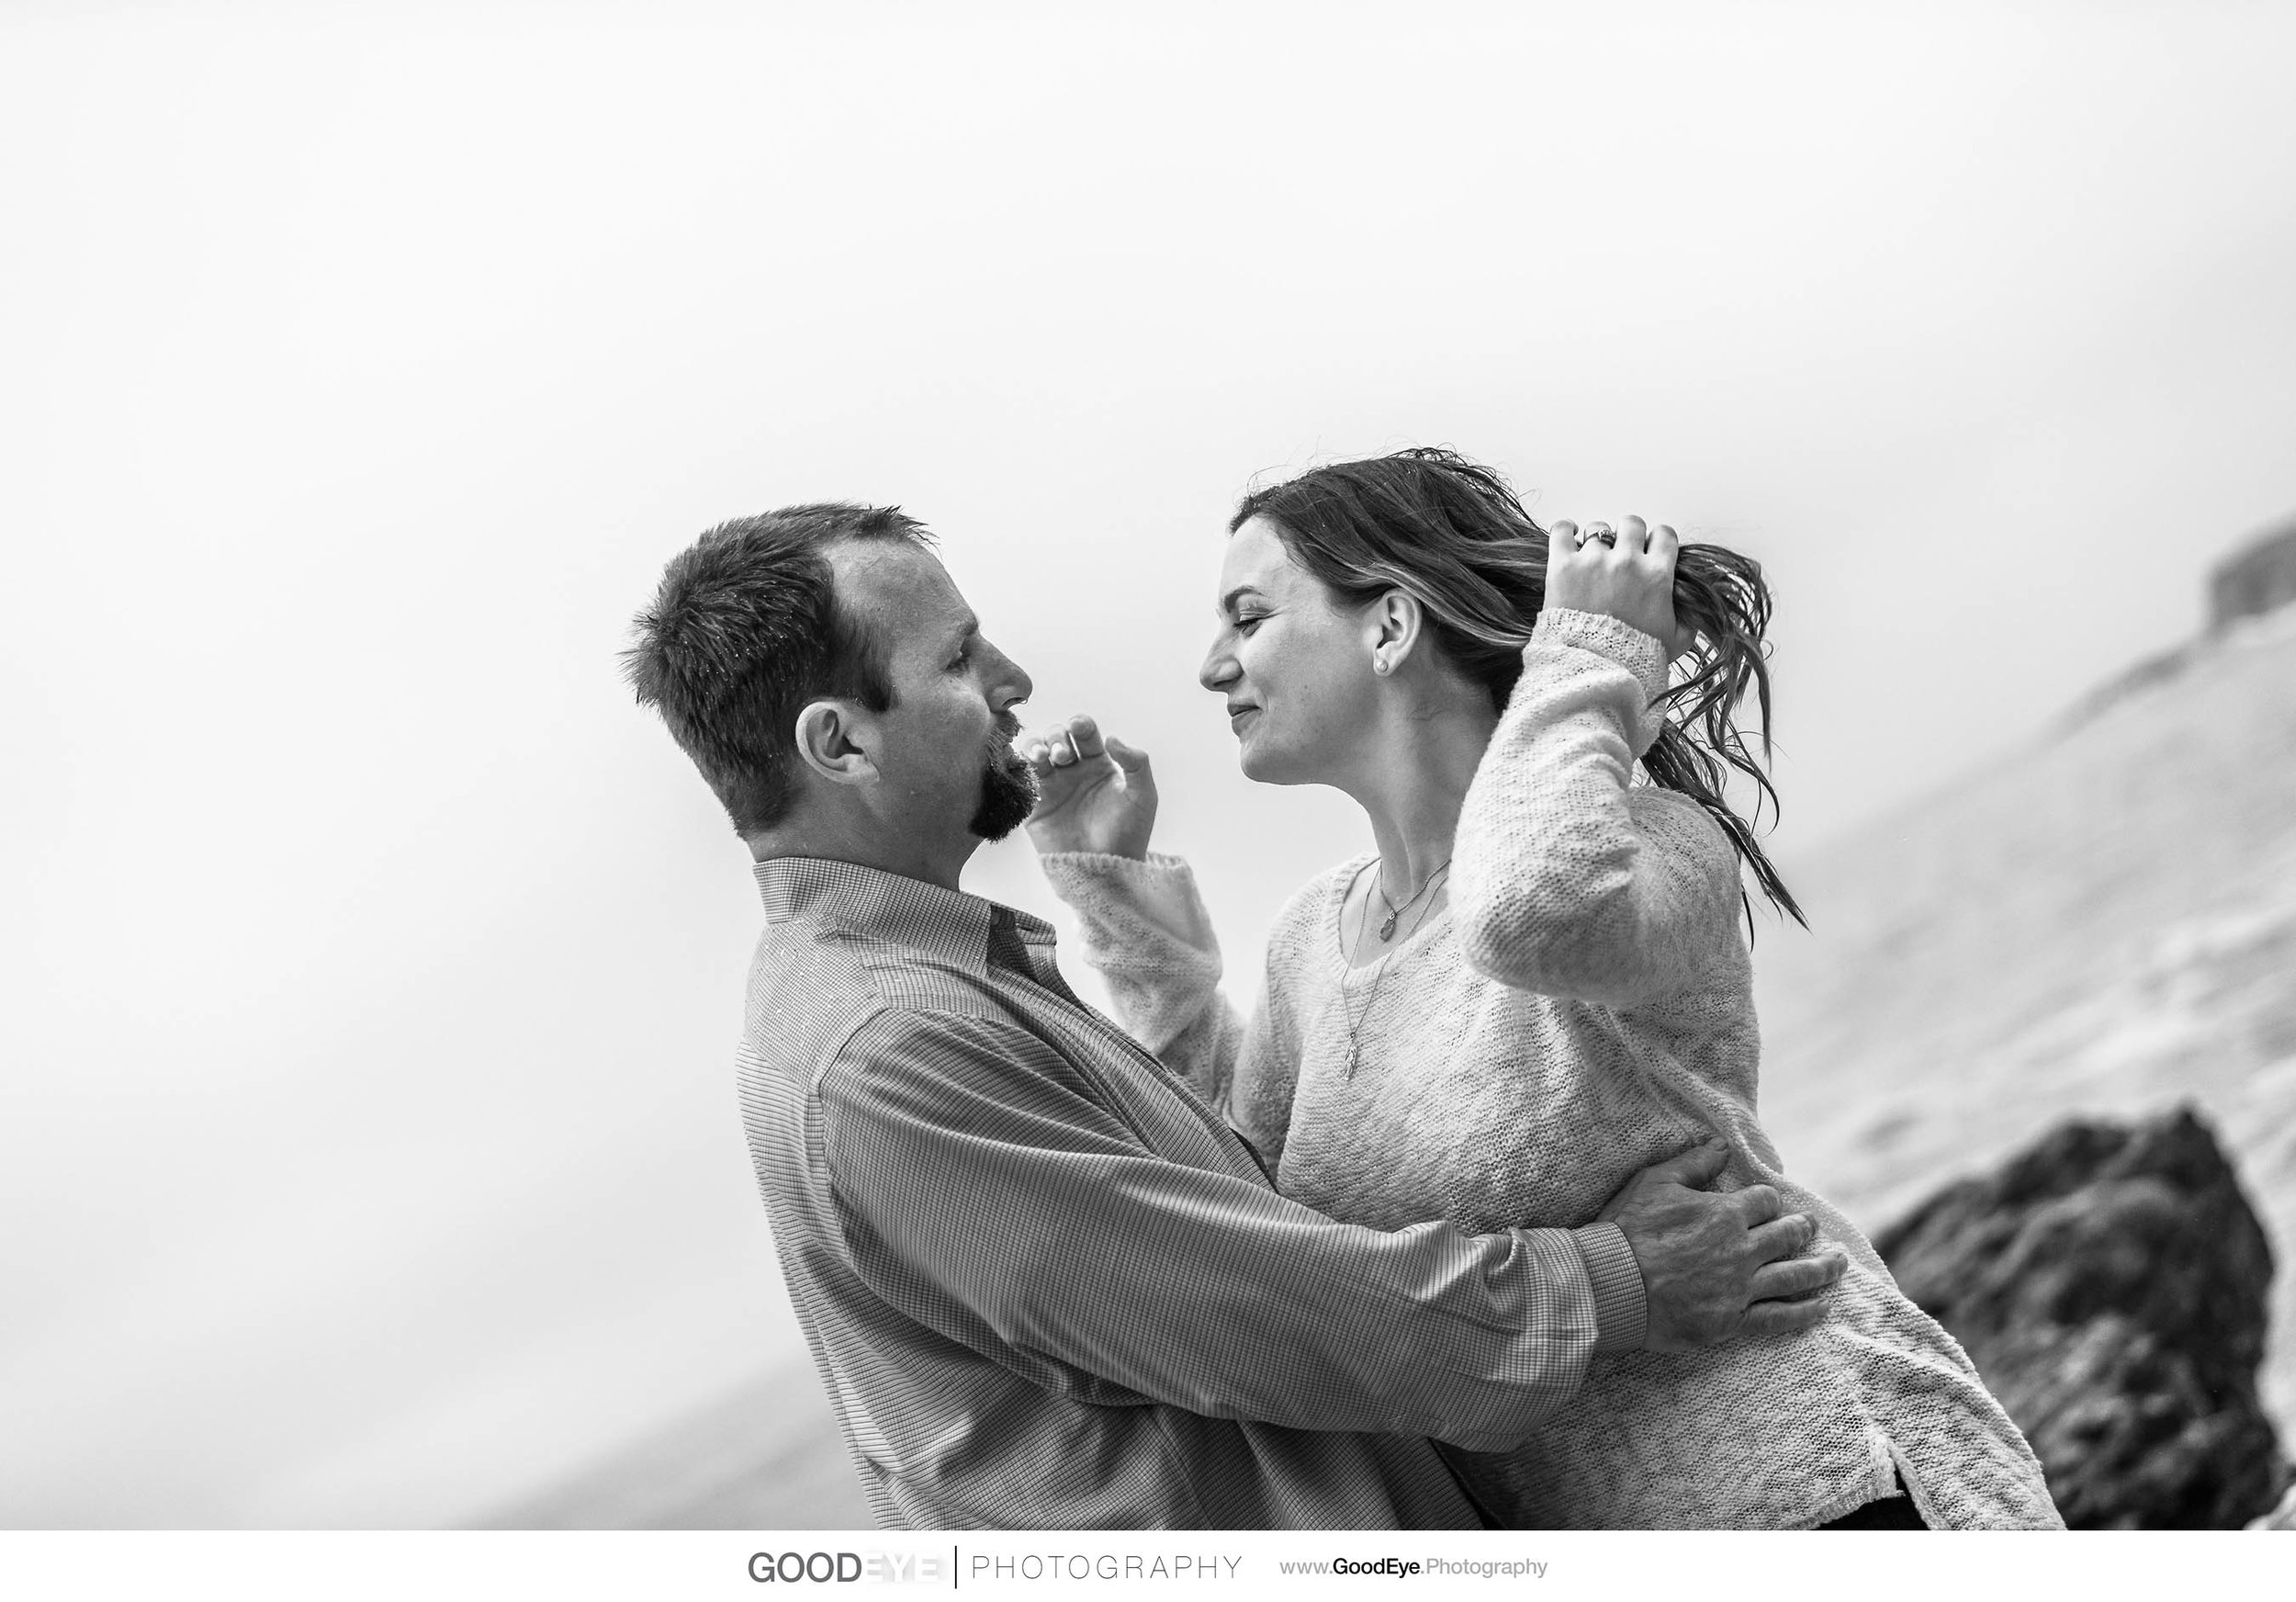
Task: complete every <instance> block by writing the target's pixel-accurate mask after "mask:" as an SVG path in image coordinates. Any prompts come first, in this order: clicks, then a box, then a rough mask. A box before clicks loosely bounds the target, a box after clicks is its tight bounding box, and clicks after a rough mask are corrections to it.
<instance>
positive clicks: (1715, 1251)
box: [1600, 1140, 1849, 1351]
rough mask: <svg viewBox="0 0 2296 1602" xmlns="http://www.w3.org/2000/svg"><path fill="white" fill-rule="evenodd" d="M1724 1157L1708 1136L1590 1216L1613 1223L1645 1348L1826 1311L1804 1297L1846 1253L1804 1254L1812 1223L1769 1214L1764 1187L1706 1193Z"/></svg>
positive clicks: (1835, 1275) (1767, 1330)
mask: <svg viewBox="0 0 2296 1602" xmlns="http://www.w3.org/2000/svg"><path fill="white" fill-rule="evenodd" d="M1728 1161H1729V1148H1728V1146H1726V1145H1723V1144H1722V1143H1721V1142H1720V1141H1718V1140H1710V1141H1708V1142H1706V1143H1705V1145H1696V1146H1693V1147H1692V1148H1691V1149H1690V1150H1688V1151H1686V1152H1684V1153H1683V1154H1682V1155H1681V1156H1677V1157H1671V1158H1669V1159H1668V1160H1667V1161H1665V1162H1662V1163H1658V1164H1655V1165H1653V1166H1652V1167H1650V1168H1645V1169H1644V1170H1643V1171H1642V1172H1641V1173H1639V1174H1637V1175H1636V1176H1635V1177H1634V1178H1633V1179H1629V1180H1627V1181H1626V1185H1625V1187H1624V1188H1623V1189H1621V1190H1619V1192H1618V1194H1617V1195H1615V1196H1614V1197H1612V1198H1611V1200H1610V1202H1609V1204H1608V1205H1607V1206H1605V1207H1604V1209H1603V1211H1602V1213H1601V1214H1600V1217H1601V1218H1603V1219H1605V1220H1607V1221H1609V1222H1610V1223H1613V1224H1617V1225H1618V1227H1619V1230H1620V1232H1621V1233H1622V1234H1624V1235H1626V1245H1627V1246H1628V1247H1630V1248H1631V1249H1632V1250H1633V1252H1634V1254H1635V1262H1636V1264H1637V1266H1638V1267H1639V1268H1640V1269H1641V1270H1642V1288H1643V1295H1644V1297H1645V1299H1646V1300H1647V1302H1648V1303H1649V1335H1648V1336H1647V1337H1645V1339H1644V1341H1643V1345H1644V1347H1645V1348H1646V1349H1648V1350H1650V1351H1694V1350H1695V1349H1697V1348H1700V1347H1706V1346H1717V1345H1719V1344H1720V1343H1722V1342H1723V1341H1726V1340H1731V1339H1734V1338H1736V1337H1739V1336H1741V1335H1779V1334H1784V1333H1786V1332H1788V1331H1792V1330H1797V1329H1807V1328H1809V1327H1810V1326H1812V1325H1815V1324H1818V1323H1819V1322H1820V1321H1821V1320H1823V1319H1824V1318H1825V1316H1826V1305H1825V1303H1824V1302H1823V1301H1822V1300H1815V1299H1810V1300H1804V1299H1803V1298H1809V1297H1811V1295H1812V1293H1813V1292H1818V1291H1822V1290H1824V1289H1825V1288H1826V1287H1827V1286H1828V1285H1830V1284H1832V1283H1833V1282H1834V1281H1835V1280H1839V1279H1840V1278H1841V1275H1842V1271H1843V1270H1844V1269H1847V1268H1848V1267H1849V1259H1848V1258H1846V1257H1844V1256H1843V1255H1842V1254H1841V1253H1840V1251H1839V1250H1836V1249H1831V1248H1829V1249H1828V1250H1826V1251H1823V1252H1818V1253H1815V1254H1813V1255H1811V1256H1809V1257H1802V1256H1799V1255H1798V1254H1799V1253H1801V1252H1803V1251H1806V1250H1807V1249H1808V1247H1809V1246H1810V1244H1811V1243H1812V1242H1813V1241H1814V1240H1816V1239H1817V1237H1818V1226H1817V1224H1814V1223H1812V1222H1811V1221H1810V1219H1809V1218H1808V1216H1807V1215H1806V1214H1804V1213H1787V1214H1785V1215H1784V1216H1783V1217H1782V1216H1780V1214H1779V1201H1778V1193H1777V1192H1776V1191H1775V1190H1772V1189H1771V1188H1770V1187H1769V1186H1767V1185H1749V1186H1748V1187H1746V1188H1745V1189H1744V1190H1728V1191H1721V1192H1716V1191H1711V1190H1705V1189H1704V1188H1703V1187H1705V1186H1706V1185H1708V1184H1711V1183H1712V1182H1713V1181H1714V1179H1716V1177H1717V1176H1718V1175H1720V1173H1721V1172H1722V1169H1723V1168H1724V1166H1725V1165H1726V1164H1727V1163H1728Z"/></svg>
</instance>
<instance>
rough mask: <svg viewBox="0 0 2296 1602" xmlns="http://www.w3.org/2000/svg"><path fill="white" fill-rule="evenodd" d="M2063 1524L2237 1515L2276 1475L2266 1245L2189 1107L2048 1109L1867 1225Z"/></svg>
mask: <svg viewBox="0 0 2296 1602" xmlns="http://www.w3.org/2000/svg"><path fill="white" fill-rule="evenodd" d="M1874 1245H1875V1247H1877V1248H1878V1249H1879V1250H1880V1252H1881V1254H1882V1256H1883V1257H1884V1258H1885V1259H1886V1260H1887V1261H1888V1263H1889V1265H1890V1269H1891V1270H1892V1271H1893V1272H1894V1273H1895V1274H1896V1276H1897V1282H1898V1283H1899V1284H1900V1285H1901V1286H1903V1287H1904V1289H1905V1292H1906V1293H1907V1294H1908V1296H1911V1297H1912V1298H1913V1299H1914V1300H1915V1301H1916V1302H1918V1303H1920V1304H1921V1306H1922V1307H1923V1308H1924V1309H1926V1310H1927V1311H1928V1312H1929V1314H1930V1316H1932V1317H1934V1318H1935V1319H1936V1320H1937V1321H1938V1322H1939V1323H1941V1324H1942V1325H1944V1326H1945V1327H1946V1328H1947V1329H1949V1330H1951V1331H1953V1335H1954V1336H1955V1337H1956V1338H1958V1339H1959V1340H1960V1341H1961V1343H1962V1345H1963V1346H1964V1348H1966V1349H1967V1350H1968V1353H1969V1357H1970V1359H1971V1360H1972V1361H1973V1362H1975V1364H1976V1365H1977V1371H1978V1372H1979V1373H1980V1374H1982V1375H1984V1377H1985V1381H1986V1384H1987V1385H1988V1386H1990V1387H1991V1388H1992V1390H1993V1393H1994V1394H1995V1395H1996V1396H1998V1397H1999V1398H2000V1401H2001V1405H2003V1406H2004V1407H2006V1408H2007V1409H2008V1410H2009V1416H2010V1417H2012V1418H2014V1419H2015V1420H2016V1421H2017V1423H2018V1426H2019V1427H2020V1428H2021V1429H2023V1430H2024V1432H2025V1437H2026V1438H2027V1439H2028V1440H2030V1441H2031V1442H2032V1447H2033V1450H2034V1451H2035V1452H2036V1453H2037V1454H2038V1455H2039V1456H2040V1458H2041V1461H2042V1466H2043V1468H2044V1469H2045V1470H2046V1471H2047V1472H2048V1476H2049V1491H2050V1495H2053V1496H2054V1497H2055V1499H2056V1503H2057V1507H2058V1510H2059V1511H2060V1512H2062V1513H2063V1514H2064V1515H2065V1523H2066V1524H2067V1525H2069V1526H2071V1527H2072V1528H2074V1529H2239V1528H2240V1527H2241V1526H2243V1525H2245V1524H2246V1523H2247V1522H2248V1521H2249V1520H2250V1519H2253V1518H2256V1517H2259V1516H2260V1515H2263V1514H2266V1513H2268V1512H2269V1511H2270V1510H2271V1509H2272V1507H2273V1505H2274V1503H2275V1502H2276V1501H2277V1500H2278V1499H2279V1495H2280V1493H2281V1491H2282V1490H2283V1489H2284V1488H2285V1487H2286V1486H2287V1484H2288V1483H2289V1479H2290V1472H2289V1467H2288V1464H2287V1462H2286V1461H2284V1460H2283V1459H2282V1458H2281V1456H2280V1452H2279V1444H2278V1442H2277V1440H2276V1439H2275V1438H2274V1435H2273V1430H2272V1425H2271V1421H2270V1420H2269V1419H2268V1418H2267V1417H2266V1416H2265V1414H2264V1412H2263V1409H2262V1408H2261V1407H2260V1406H2259V1405H2257V1363H2258V1362H2259V1361H2260V1360H2261V1359H2262V1358H2263V1356H2264V1348H2265V1292H2266V1287H2267V1286H2268V1284H2269V1283H2270V1280H2271V1278H2272V1252H2271V1248H2270V1247H2269V1246H2268V1244H2267V1242H2266V1240H2265V1235H2264V1229H2263V1226H2262V1225H2261V1224H2258V1223H2257V1216H2256V1214H2255V1213H2254V1212H2252V1211H2251V1210H2250V1208H2249V1205H2248V1201H2247V1199H2246V1198H2245V1196H2243V1195H2242V1193H2241V1190H2240V1184H2239V1180H2238V1179H2237V1178H2236V1177H2235V1176H2234V1172H2233V1170H2232V1168H2231V1166H2230V1165H2229V1164H2228V1163H2227V1162H2226V1161H2225V1159H2224V1156H2223V1153H2222V1152H2221V1151H2220V1150H2218V1148H2217V1145H2216V1141H2215V1139H2214V1138H2213V1136H2212V1134H2210V1132H2209V1130H2208V1128H2207V1127H2206V1126H2205V1125H2204V1124H2202V1123H2201V1122H2200V1120H2199V1119H2198V1118H2197V1117H2195V1116H2194V1115H2193V1113H2192V1112H2191V1111H2190V1110H2189V1109H2182V1110H2179V1111H2176V1112H2173V1113H2169V1114H2167V1115H2165V1116H2163V1117H2160V1118H2158V1119H2155V1120H2154V1121H2153V1122H2151V1123H2144V1124H2140V1125H2137V1126H2136V1127H2134V1128H2126V1127H2122V1126H2118V1125H2113V1124H2106V1123H2065V1124H2063V1125H2060V1126H2059V1127H2058V1128H2056V1129H2055V1130H2054V1131H2052V1132H2051V1133H2050V1134H2047V1135H2046V1136H2044V1137H2043V1139H2042V1140H2041V1141H2040V1142H2039V1143H2038V1144H2037V1145H2033V1146H2032V1147H2031V1148H2029V1149H2028V1150H2026V1151H2024V1152H2022V1153H2020V1154H2019V1155H2018V1156H2015V1157H2012V1158H2011V1159H2010V1160H2009V1162H2008V1164H2006V1165H2005V1166H2004V1167H2003V1168H2001V1169H2000V1170H1999V1171H1998V1172H1997V1173H1995V1174H1993V1175H1992V1176H1990V1177H1988V1178H1985V1179H1971V1180H1965V1181H1964V1182H1962V1183H1960V1184H1956V1185H1953V1186H1950V1187H1948V1188H1947V1189H1946V1190H1942V1191H1941V1192H1939V1193H1938V1194H1937V1195H1936V1196H1933V1197H1931V1198H1930V1200H1929V1201H1926V1202H1924V1203H1923V1204H1922V1205H1921V1206H1920V1207H1919V1208H1918V1209H1916V1210H1915V1211H1914V1213H1912V1214H1911V1215H1910V1216H1908V1218H1906V1219H1905V1220H1904V1221H1903V1222H1901V1223H1899V1224H1897V1225H1896V1227H1894V1228H1892V1229H1890V1230H1888V1231H1886V1232H1885V1234H1883V1235H1881V1236H1880V1237H1878V1238H1877V1239H1876V1240H1875V1242H1874Z"/></svg>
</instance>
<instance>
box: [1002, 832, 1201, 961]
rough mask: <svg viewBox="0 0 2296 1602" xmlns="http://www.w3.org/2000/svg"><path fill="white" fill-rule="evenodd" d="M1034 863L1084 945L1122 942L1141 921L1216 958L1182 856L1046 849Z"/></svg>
mask: <svg viewBox="0 0 2296 1602" xmlns="http://www.w3.org/2000/svg"><path fill="white" fill-rule="evenodd" d="M1037 865H1038V866H1039V867H1041V869H1042V870H1043V872H1044V881H1045V883H1046V884H1048V885H1050V886H1052V894H1053V895H1055V896H1058V897H1060V898H1061V899H1062V900H1063V901H1064V902H1066V903H1067V904H1068V906H1069V908H1070V909H1071V910H1073V911H1074V912H1075V914H1076V916H1077V918H1078V920H1079V921H1080V922H1081V923H1082V924H1083V925H1084V926H1085V928H1084V933H1085V936H1086V944H1087V946H1093V945H1097V944H1100V943H1102V942H1103V941H1104V940H1114V941H1117V942H1123V941H1124V940H1125V939H1126V938H1127V937H1128V936H1135V935H1137V934H1139V933H1140V932H1142V926H1143V925H1144V926H1145V927H1146V928H1148V929H1153V930H1154V931H1157V932H1159V933H1161V934H1164V935H1165V936H1167V937H1169V938H1171V939H1174V940H1176V941H1179V942H1181V943H1182V944H1184V945H1187V946H1191V947H1193V948H1194V949H1195V950H1197V951H1198V952H1200V953H1204V954H1205V955H1207V956H1209V957H1210V958H1211V959H1212V960H1213V961H1214V962H1215V963H1217V962H1218V960H1219V953H1220V941H1219V938H1218V937H1217V936H1216V935H1214V934H1213V933H1212V929H1211V919H1210V917H1209V916H1208V915H1207V914H1206V913H1205V911H1204V903H1203V899H1202V897H1199V896H1198V895H1197V893H1196V874H1195V872H1194V870H1192V869H1191V868H1189V866H1188V865H1187V859H1186V858H1185V857H1176V856H1167V855H1165V853H1164V852H1149V853H1148V856H1147V860H1146V861H1144V862H1143V861H1142V860H1141V859H1139V858H1137V857H1120V856H1117V855H1114V854H1113V853H1111V852H1043V853H1042V854H1041V855H1040V856H1039V857H1038V858H1037ZM1089 955H1090V953H1089V952H1087V956H1089Z"/></svg>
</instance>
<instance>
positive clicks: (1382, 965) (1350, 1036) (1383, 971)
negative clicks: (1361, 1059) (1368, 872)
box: [1339, 857, 1451, 1085]
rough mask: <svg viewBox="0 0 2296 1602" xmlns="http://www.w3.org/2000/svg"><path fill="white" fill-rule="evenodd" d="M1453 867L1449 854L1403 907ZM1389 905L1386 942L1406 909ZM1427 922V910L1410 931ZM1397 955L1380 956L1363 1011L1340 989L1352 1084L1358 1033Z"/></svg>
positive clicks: (1382, 895) (1382, 894)
mask: <svg viewBox="0 0 2296 1602" xmlns="http://www.w3.org/2000/svg"><path fill="white" fill-rule="evenodd" d="M1373 862H1374V863H1375V864H1376V863H1377V862H1378V859H1377V858H1374V859H1373ZM1450 870H1451V859H1450V858H1448V857H1446V858H1444V859H1443V866H1441V867H1439V868H1437V869H1436V870H1435V872H1434V873H1432V874H1428V875H1427V882H1426V883H1425V884H1424V885H1422V886H1419V894H1418V895H1416V896H1413V897H1412V898H1411V900H1410V901H1406V902H1404V903H1403V908H1408V907H1409V906H1410V905H1411V904H1412V901H1416V900H1418V899H1419V897H1420V896H1424V895H1425V894H1427V892H1428V891H1430V890H1432V889H1434V888H1435V881H1436V880H1438V879H1440V878H1442V877H1443V875H1444V874H1446V873H1448V872H1450ZM1363 872H1364V871H1363V870H1362V869H1361V868H1357V869H1356V877H1357V878H1358V879H1360V878H1361V877H1363ZM1373 883H1374V886H1375V887H1377V884H1378V882H1377V881H1376V880H1375V881H1373ZM1349 887H1350V888H1351V889H1352V888H1353V886H1349ZM1379 899H1380V900H1382V901H1387V892H1386V890H1384V889H1380V890H1379ZM1342 904H1343V905H1345V899H1344V898H1343V901H1342ZM1428 905H1430V906H1433V905H1434V903H1433V902H1430V903H1429V904H1428ZM1388 906H1389V907H1390V908H1392V910H1390V912H1389V914H1388V919H1387V921H1386V922H1385V923H1384V924H1382V925H1380V927H1379V939H1380V940H1381V941H1382V942H1384V941H1386V940H1388V939H1389V938H1390V937H1391V936H1392V935H1393V934H1394V933H1395V920H1396V919H1398V918H1400V917H1401V916H1402V911H1403V908H1398V907H1396V906H1395V904H1394V903H1393V902H1391V901H1388ZM1370 920H1371V911H1370V908H1365V909H1364V921H1365V922H1367V923H1368V922H1369V921H1370ZM1426 921H1427V916H1426V914H1425V913H1424V912H1422V913H1421V914H1420V915H1419V917H1417V918H1416V919H1412V926H1411V930H1410V933H1412V934H1416V933H1418V932H1419V926H1420V925H1421V924H1423V923H1424V922H1426ZM1356 938H1357V939H1358V940H1360V939H1361V938H1362V936H1361V934H1360V933H1358V934H1357V936H1356ZM1394 957H1395V953H1393V952H1386V953H1381V955H1380V957H1379V964H1378V965H1377V966H1376V967H1374V968H1373V969H1372V970H1371V989H1370V992H1369V994H1367V995H1366V996H1365V997H1364V998H1363V1010H1362V1011H1360V1012H1350V1011H1348V1010H1347V991H1346V989H1345V987H1344V986H1343V987H1342V988H1341V990H1340V992H1339V1015H1340V1017H1341V1018H1342V1019H1344V1020H1345V1021H1346V1024H1347V1082H1348V1083H1349V1084H1351V1085H1352V1084H1354V1083H1355V1080H1356V1036H1357V1035H1358V1034H1359V1033H1360V1032H1362V1029H1363V1026H1364V1024H1365V1022H1366V1021H1368V1020H1369V1018H1370V1016H1371V1009H1372V1008H1374V1007H1375V1006H1377V1005H1379V987H1380V986H1381V985H1382V984H1384V983H1386V981H1387V965H1388V964H1389V963H1390V962H1391V961H1393V960H1394Z"/></svg>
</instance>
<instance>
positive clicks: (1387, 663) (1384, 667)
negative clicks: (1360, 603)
mask: <svg viewBox="0 0 2296 1602" xmlns="http://www.w3.org/2000/svg"><path fill="white" fill-rule="evenodd" d="M1422 621H1423V619H1422V616H1421V614H1420V609H1419V598H1418V597H1417V596H1415V595H1413V594H1412V593H1411V592H1409V591H1407V590H1390V591H1389V592H1387V593H1386V594H1384V595H1382V596H1380V597H1379V599H1378V600H1377V601H1374V602H1373V603H1372V604H1371V616H1370V622H1371V625H1372V630H1373V632H1372V638H1371V671H1373V672H1375V673H1379V674H1381V675H1385V674H1388V673H1392V672H1395V671H1398V670H1400V669H1401V667H1402V665H1403V664H1404V663H1405V662H1406V661H1408V660H1411V653H1412V648H1413V647H1415V646H1417V645H1418V643H1419V631H1420V626H1421V623H1422Z"/></svg>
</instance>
